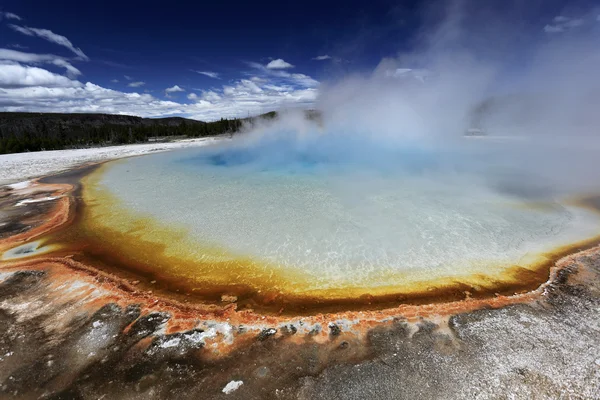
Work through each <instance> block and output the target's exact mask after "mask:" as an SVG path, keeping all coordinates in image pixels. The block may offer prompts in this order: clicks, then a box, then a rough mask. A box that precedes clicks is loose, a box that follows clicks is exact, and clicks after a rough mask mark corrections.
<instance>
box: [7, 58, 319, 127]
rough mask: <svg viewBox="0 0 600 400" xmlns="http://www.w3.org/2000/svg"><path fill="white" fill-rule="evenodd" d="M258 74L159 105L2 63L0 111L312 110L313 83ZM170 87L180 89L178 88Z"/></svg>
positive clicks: (210, 116)
mask: <svg viewBox="0 0 600 400" xmlns="http://www.w3.org/2000/svg"><path fill="white" fill-rule="evenodd" d="M0 54H2V53H1V52H0ZM8 54H9V56H10V57H6V58H13V59H18V60H22V61H21V62H27V63H34V62H36V63H42V62H46V60H47V63H48V64H54V62H53V61H52V60H53V58H51V57H50V56H48V55H36V54H33V55H30V54H29V55H28V53H20V52H16V53H12V54H10V53H8ZM15 54H16V55H15ZM53 57H54V56H53ZM59 62H60V61H59ZM261 68H262V70H261V71H268V72H267V73H264V76H263V75H253V76H251V77H249V78H248V79H240V80H237V81H233V82H231V83H229V84H227V85H224V86H222V87H220V88H213V89H210V90H200V91H199V92H198V93H190V94H188V95H187V100H186V101H188V103H180V102H175V101H165V100H160V99H158V98H156V97H154V96H153V95H151V94H148V93H135V92H134V93H127V92H124V91H119V90H113V89H108V88H104V87H101V86H99V85H96V84H94V83H91V82H87V83H85V84H84V83H82V82H80V81H78V80H75V79H70V78H69V77H67V76H62V75H59V74H55V73H52V72H50V71H47V70H45V69H42V68H38V67H34V66H23V65H21V64H20V62H19V61H16V60H5V61H4V62H3V63H1V62H0V74H1V78H0V104H2V108H3V110H4V111H31V112H90V113H112V114H127V115H139V116H144V117H160V116H167V115H181V116H184V117H188V118H194V119H199V120H204V121H210V120H218V119H220V118H235V117H246V116H248V115H256V114H260V113H264V112H267V111H273V110H277V109H279V108H282V107H311V106H313V104H314V102H315V100H316V98H317V93H318V91H317V89H316V88H315V87H308V86H312V85H315V84H318V82H317V81H315V80H314V79H312V78H311V77H309V76H307V75H304V74H290V73H288V72H285V71H278V70H275V71H273V70H268V69H267V68H266V67H265V66H261ZM125 79H130V80H132V81H131V82H127V83H128V84H129V86H130V87H139V86H141V85H142V84H143V82H136V81H133V78H132V77H130V76H128V77H126V78H125ZM113 81H118V80H117V79H113ZM114 83H117V82H114ZM175 87H178V88H180V89H181V87H179V86H178V85H175V86H174V87H173V88H175ZM169 89H171V88H169ZM167 93H168V92H167Z"/></svg>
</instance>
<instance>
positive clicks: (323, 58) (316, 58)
mask: <svg viewBox="0 0 600 400" xmlns="http://www.w3.org/2000/svg"><path fill="white" fill-rule="evenodd" d="M312 59H313V60H316V61H325V60H331V56H330V55H327V54H325V55H323V56H316V57H313V58H312Z"/></svg>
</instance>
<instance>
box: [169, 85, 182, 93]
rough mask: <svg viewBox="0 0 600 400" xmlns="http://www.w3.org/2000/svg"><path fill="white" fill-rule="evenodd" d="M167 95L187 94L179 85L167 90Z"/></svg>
mask: <svg viewBox="0 0 600 400" xmlns="http://www.w3.org/2000/svg"><path fill="white" fill-rule="evenodd" d="M165 92H166V93H175V92H185V89H183V88H180V87H179V85H175V86H172V87H170V88H166V89H165Z"/></svg>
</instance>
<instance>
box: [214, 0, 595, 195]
mask: <svg viewBox="0 0 600 400" xmlns="http://www.w3.org/2000/svg"><path fill="white" fill-rule="evenodd" d="M483 3H485V5H484V4H483ZM500 3H502V4H500ZM524 3H528V4H524ZM575 12H578V14H577V15H573V13H575ZM556 13H557V14H556V15H563V14H564V15H573V18H575V17H577V19H578V20H581V21H582V22H581V23H580V24H578V25H577V26H573V27H572V29H570V30H565V31H564V32H561V33H560V34H557V33H553V34H548V33H547V32H546V31H544V29H543V28H544V26H545V25H546V24H547V23H548V22H549V21H550V22H551V21H552V20H554V19H556V17H555V16H549V17H548V20H543V19H540V16H539V14H540V13H539V8H537V7H535V6H534V5H532V4H530V2H512V3H511V2H508V3H507V2H477V1H451V2H435V3H433V4H431V6H430V7H427V8H426V9H424V10H422V11H421V13H420V14H419V16H420V18H421V21H422V22H423V26H424V28H423V29H421V30H420V31H419V33H418V34H417V35H416V37H415V38H413V40H412V41H411V43H410V44H411V48H412V50H410V51H408V52H407V51H404V52H401V53H399V54H398V55H397V56H396V57H393V58H386V59H384V60H382V61H381V62H380V63H379V65H378V66H377V67H376V68H375V70H374V71H372V72H369V73H363V74H355V75H352V76H346V77H344V78H343V79H340V80H337V81H334V82H329V83H324V84H323V85H322V86H321V88H320V96H319V99H318V103H317V107H316V108H317V110H318V111H319V112H320V115H321V117H320V118H315V119H313V120H307V119H306V118H304V117H303V116H302V115H300V113H298V112H288V113H284V115H282V116H281V117H280V118H278V119H277V120H275V121H272V122H269V123H263V124H259V125H258V126H253V127H252V129H251V134H250V135H248V136H246V137H245V138H244V139H241V140H238V141H234V142H233V143H232V144H230V145H228V146H226V148H224V149H219V150H218V151H217V153H215V154H212V155H211V157H212V158H211V160H212V161H213V162H217V163H223V164H228V163H235V164H247V165H249V166H252V165H253V166H259V167H260V168H271V167H273V166H277V167H281V166H286V167H289V166H298V165H303V166H306V165H307V164H308V165H312V166H315V165H323V164H328V165H337V166H340V165H344V166H347V167H356V168H357V169H360V168H370V167H376V168H384V169H385V170H386V171H387V170H390V169H392V170H394V169H395V170H398V169H399V170H407V168H408V170H410V171H411V172H413V173H414V172H415V171H418V172H419V173H421V174H422V173H426V172H427V171H429V170H438V171H439V170H444V171H446V172H448V171H450V172H452V171H454V172H456V173H461V172H462V171H469V174H471V175H472V174H474V175H475V176H476V178H473V179H480V180H481V182H482V184H486V185H491V186H493V187H494V188H496V189H497V190H500V191H502V192H505V193H506V192H508V193H511V194H514V195H517V196H525V197H534V198H538V197H542V198H548V197H555V196H566V195H571V194H576V193H581V192H587V191H597V189H598V186H599V183H600V182H598V173H597V172H596V171H598V170H599V167H600V161H598V160H599V159H600V158H599V157H598V156H597V154H599V153H598V150H600V141H599V139H598V134H599V127H600V79H599V78H600V48H599V47H598V46H597V43H598V39H600V23H599V22H598V20H597V15H598V10H588V11H587V13H583V14H582V13H581V10H579V9H578V10H571V9H556ZM564 18H567V17H564ZM469 128H478V129H481V130H483V131H484V132H485V133H486V137H485V138H471V139H468V138H465V137H464V133H465V131H466V130H467V129H469Z"/></svg>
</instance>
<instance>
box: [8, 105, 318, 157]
mask: <svg viewBox="0 0 600 400" xmlns="http://www.w3.org/2000/svg"><path fill="white" fill-rule="evenodd" d="M305 115H306V118H308V119H311V120H320V118H321V115H320V113H319V112H317V111H315V110H307V111H305ZM278 116H279V114H278V113H277V112H276V111H271V112H267V113H264V114H261V115H258V116H255V117H248V118H243V119H223V118H222V119H221V120H219V121H213V122H203V121H197V120H193V119H187V118H182V117H167V118H141V117H134V116H132V115H114V114H58V113H27V112H0V154H6V153H20V152H26V151H40V150H59V149H67V148H81V147H92V146H107V145H114V144H126V143H143V142H147V141H156V140H169V139H173V138H175V137H204V136H216V135H222V134H234V133H237V132H240V131H241V129H242V127H243V126H244V125H248V126H252V125H253V124H254V123H255V122H257V121H259V120H272V119H276V118H277V117H278Z"/></svg>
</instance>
